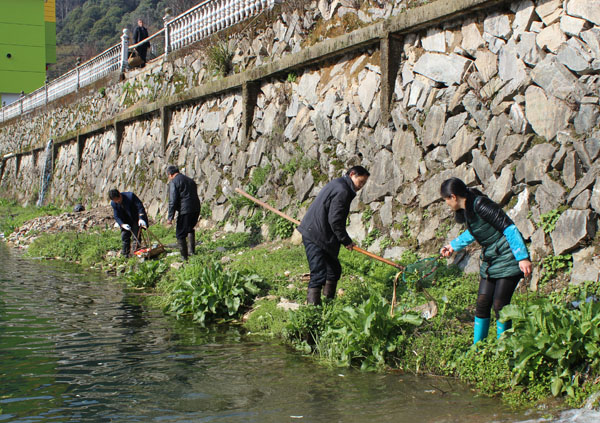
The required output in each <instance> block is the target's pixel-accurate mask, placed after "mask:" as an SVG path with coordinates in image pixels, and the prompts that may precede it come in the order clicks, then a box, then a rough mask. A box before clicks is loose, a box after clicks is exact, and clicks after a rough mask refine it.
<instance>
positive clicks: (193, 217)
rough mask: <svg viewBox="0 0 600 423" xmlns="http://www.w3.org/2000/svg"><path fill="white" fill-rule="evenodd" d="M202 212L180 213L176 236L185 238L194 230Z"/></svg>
mask: <svg viewBox="0 0 600 423" xmlns="http://www.w3.org/2000/svg"><path fill="white" fill-rule="evenodd" d="M199 217H200V212H199V211H197V212H193V213H186V214H180V215H179V216H177V225H176V226H175V238H177V239H180V240H181V239H185V238H186V237H187V234H189V233H190V232H194V226H196V224H197V223H198V218H199Z"/></svg>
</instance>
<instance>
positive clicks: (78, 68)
mask: <svg viewBox="0 0 600 423" xmlns="http://www.w3.org/2000/svg"><path fill="white" fill-rule="evenodd" d="M80 65H81V57H78V58H77V61H76V62H75V69H76V70H77V82H76V84H75V92H77V91H79V74H80V72H81V68H80V67H79V66H80Z"/></svg>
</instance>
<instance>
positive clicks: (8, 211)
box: [0, 198, 65, 236]
mask: <svg viewBox="0 0 600 423" xmlns="http://www.w3.org/2000/svg"><path fill="white" fill-rule="evenodd" d="M64 212H65V210H64V209H61V208H59V207H56V206H54V205H52V204H51V205H47V206H43V207H36V206H27V207H21V206H20V205H18V204H17V203H16V202H15V201H11V200H6V199H3V198H0V233H4V235H5V236H8V235H10V234H11V233H12V232H13V231H14V230H15V229H16V228H18V227H20V226H21V225H22V224H23V223H25V222H27V221H28V220H31V219H35V218H36V217H40V216H49V215H52V216H56V215H58V214H61V213H64Z"/></svg>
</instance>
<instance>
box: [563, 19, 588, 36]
mask: <svg viewBox="0 0 600 423" xmlns="http://www.w3.org/2000/svg"><path fill="white" fill-rule="evenodd" d="M584 25H585V20H584V19H579V18H574V17H573V16H569V15H562V16H561V17H560V29H561V31H562V32H564V33H565V34H567V35H571V36H572V37H579V33H580V32H581V30H582V29H583V26H584Z"/></svg>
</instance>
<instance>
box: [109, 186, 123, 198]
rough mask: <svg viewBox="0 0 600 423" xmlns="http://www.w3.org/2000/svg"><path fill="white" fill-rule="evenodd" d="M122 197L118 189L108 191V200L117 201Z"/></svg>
mask: <svg viewBox="0 0 600 423" xmlns="http://www.w3.org/2000/svg"><path fill="white" fill-rule="evenodd" d="M120 196H121V193H120V192H119V190H118V189H115V188H113V189H111V190H110V191H108V198H110V199H111V200H115V199H117V198H119V197H120Z"/></svg>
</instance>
